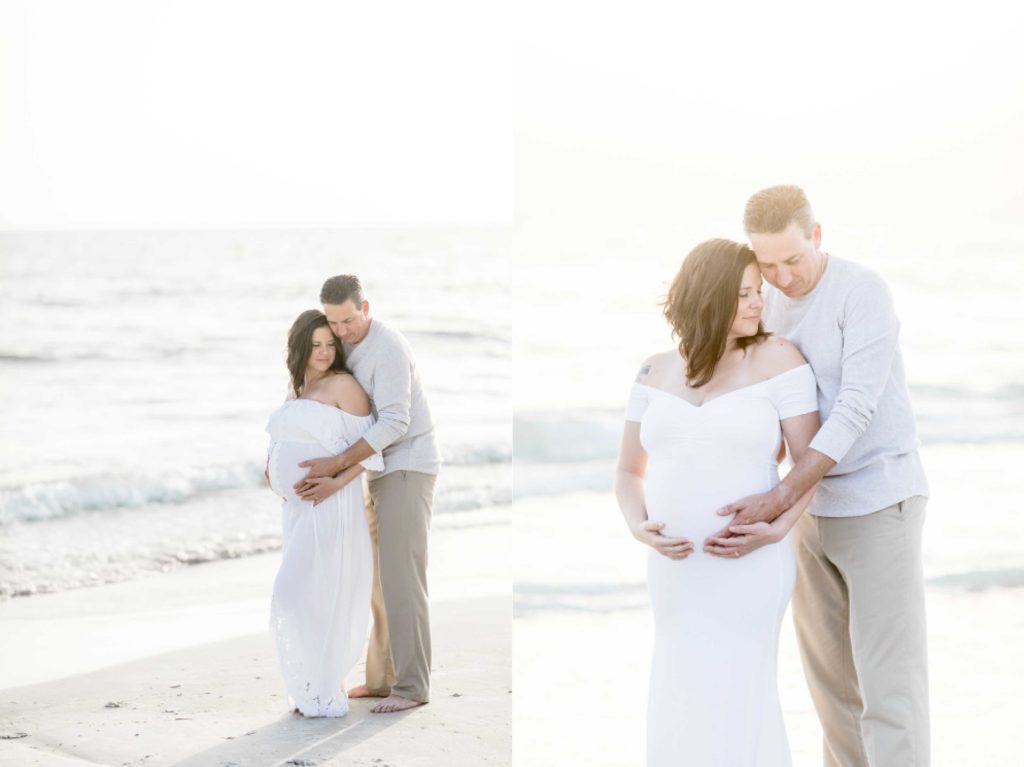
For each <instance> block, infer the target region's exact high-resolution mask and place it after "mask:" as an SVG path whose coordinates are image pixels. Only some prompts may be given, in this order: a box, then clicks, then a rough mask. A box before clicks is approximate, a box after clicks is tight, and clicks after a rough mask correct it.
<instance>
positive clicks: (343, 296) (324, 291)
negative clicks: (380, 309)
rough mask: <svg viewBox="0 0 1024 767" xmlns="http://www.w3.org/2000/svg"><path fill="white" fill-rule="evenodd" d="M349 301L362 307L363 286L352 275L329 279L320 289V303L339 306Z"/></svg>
mask: <svg viewBox="0 0 1024 767" xmlns="http://www.w3.org/2000/svg"><path fill="white" fill-rule="evenodd" d="M349 300H351V301H352V303H354V304H355V305H356V308H359V307H360V306H362V305H363V284H362V283H361V282H360V281H359V278H358V277H356V276H355V275H354V274H339V275H337V276H335V277H331V278H330V279H328V280H327V282H325V283H324V286H323V287H322V288H320V303H321V304H331V305H340V304H343V303H345V302H346V301H349Z"/></svg>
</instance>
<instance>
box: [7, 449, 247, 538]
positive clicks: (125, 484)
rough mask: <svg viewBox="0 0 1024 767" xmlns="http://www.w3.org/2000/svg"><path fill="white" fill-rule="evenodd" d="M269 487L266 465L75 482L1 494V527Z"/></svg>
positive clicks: (18, 488) (107, 476) (78, 479)
mask: <svg viewBox="0 0 1024 767" xmlns="http://www.w3.org/2000/svg"><path fill="white" fill-rule="evenodd" d="M262 482H263V466H262V465H260V464H257V463H250V464H238V465H233V466H205V467H192V468H186V469H181V470H177V471H166V472H162V473H160V474H151V473H143V472H134V473H126V474H100V475H93V476H87V477H72V478H69V479H61V480H54V481H52V482H33V483H29V484H26V485H21V486H16V487H8V488H3V489H0V526H3V525H9V524H11V523H12V522H39V521H42V520H47V519H55V518H58V517H66V516H69V515H71V514H78V513H81V512H83V511H102V510H106V509H122V508H131V507H136V506H145V505H148V504H180V503H185V502H187V501H189V500H192V499H194V498H196V497H198V496H200V495H204V494H206V493H211V492H216V491H221V490H230V489H234V488H242V487H257V486H259V485H260V484H261V483H262Z"/></svg>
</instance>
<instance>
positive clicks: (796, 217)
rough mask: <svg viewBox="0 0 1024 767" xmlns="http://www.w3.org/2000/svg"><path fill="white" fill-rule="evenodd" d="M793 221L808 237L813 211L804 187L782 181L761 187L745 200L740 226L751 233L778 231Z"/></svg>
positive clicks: (811, 230)
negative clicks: (781, 183) (745, 206)
mask: <svg viewBox="0 0 1024 767" xmlns="http://www.w3.org/2000/svg"><path fill="white" fill-rule="evenodd" d="M793 222H795V223H796V224H797V226H799V227H800V229H801V230H803V233H804V236H806V237H810V236H811V233H812V232H813V231H814V223H815V222H814V211H812V210H811V203H810V202H808V200H807V195H805V194H804V190H803V189H801V188H800V187H798V186H791V185H781V186H770V187H768V188H767V189H762V190H761V191H760V192H757V193H756V194H754V195H753V196H752V197H751V198H750V199H749V200H747V209H746V210H745V211H744V213H743V230H744V231H745V232H746V233H747V236H750V235H751V234H777V233H779V232H781V231H783V230H784V229H785V228H786V227H788V226H789V225H790V223H793Z"/></svg>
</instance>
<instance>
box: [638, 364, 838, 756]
mask: <svg viewBox="0 0 1024 767" xmlns="http://www.w3.org/2000/svg"><path fill="white" fill-rule="evenodd" d="M817 409H818V401H817V392H816V385H815V381H814V376H813V374H812V373H811V368H810V366H809V365H802V366H800V367H798V368H794V369H792V370H789V371H786V372H785V373H782V374H780V375H778V376H775V377H774V378H771V379H768V380H767V381H763V382H761V383H757V384H754V385H752V386H746V387H744V388H742V389H736V390H734V391H731V392H727V393H726V394H723V395H720V396H718V397H714V398H712V399H711V400H709V401H707V402H705V403H704V404H703V405H701V406H696V405H693V404H691V403H689V402H687V401H686V400H684V399H682V398H681V397H678V396H676V395H673V394H670V393H668V392H665V391H662V390H660V389H655V388H652V387H649V386H644V385H643V384H639V383H637V384H634V387H633V391H632V393H631V396H630V401H629V406H628V408H627V411H626V420H629V421H638V422H639V423H640V442H641V444H642V445H643V447H644V449H645V450H646V451H647V455H648V469H647V475H646V478H645V497H646V503H647V515H648V518H649V519H651V520H655V521H660V522H664V523H665V527H664V529H663V530H662V533H663V534H664V535H668V536H682V537H685V538H688V539H689V540H691V541H692V542H693V544H694V553H693V554H691V555H690V556H689V557H687V558H686V559H684V560H681V561H673V560H670V559H668V558H667V557H665V556H663V555H661V554H658V553H657V552H655V551H654V550H651V552H650V555H649V559H648V568H647V577H648V588H649V591H650V596H651V605H652V608H653V612H654V627H655V642H654V655H653V659H652V666H651V684H650V695H649V698H648V711H647V764H648V767H682V766H683V765H686V766H687V767H785V766H787V765H789V764H790V754H789V744H788V741H787V740H786V731H785V727H784V724H783V721H782V710H781V707H780V705H779V695H778V687H777V682H776V659H777V655H778V639H779V628H780V625H781V622H782V617H783V615H784V613H785V611H786V606H787V604H788V603H789V599H790V595H791V594H792V591H793V581H794V577H795V574H796V567H795V564H794V559H793V552H792V549H791V547H790V542H789V540H788V536H787V539H786V540H783V541H781V542H779V543H777V544H775V545H771V546H764V547H762V548H760V549H757V550H756V551H754V552H752V553H750V554H748V555H746V556H744V557H740V558H739V559H735V560H727V559H721V558H718V557H714V556H712V555H710V554H705V553H704V552H703V550H702V549H703V542H704V540H705V538H707V537H708V536H709V535H711V534H713V533H715V532H716V531H717V530H720V529H721V528H723V527H724V526H725V523H726V521H727V520H726V518H724V517H720V516H718V515H716V514H715V511H716V510H717V509H719V508H721V507H722V506H725V505H726V504H728V503H731V502H732V501H735V500H738V499H739V498H741V497H743V496H745V495H750V494H752V493H760V492H764V491H766V490H769V489H771V488H772V487H774V486H775V485H776V484H777V483H778V481H779V475H778V465H777V463H776V455H777V453H778V449H779V444H780V442H779V441H780V439H781V429H780V426H779V421H780V420H782V419H784V418H789V417H791V416H795V415H800V414H803V413H809V412H813V411H815V410H817Z"/></svg>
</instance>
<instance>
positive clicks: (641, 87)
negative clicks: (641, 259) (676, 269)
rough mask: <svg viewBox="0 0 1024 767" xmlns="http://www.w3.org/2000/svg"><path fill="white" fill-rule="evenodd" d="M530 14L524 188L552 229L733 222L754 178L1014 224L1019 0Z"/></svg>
mask: <svg viewBox="0 0 1024 767" xmlns="http://www.w3.org/2000/svg"><path fill="white" fill-rule="evenodd" d="M520 30H521V40H520V46H519V48H520V50H521V51H526V53H525V54H523V53H520V56H519V62H520V65H521V66H520V67H519V71H520V72H525V74H524V75H523V80H524V81H526V82H528V86H527V87H522V88H520V91H519V92H520V104H519V107H518V114H519V117H520V130H519V133H518V141H519V148H518V154H517V173H518V174H519V177H518V179H517V182H518V183H517V201H518V203H519V206H520V210H528V211H530V214H531V218H533V219H534V220H540V221H541V222H542V223H543V224H544V228H545V229H548V230H555V229H561V230H562V231H564V232H568V231H570V230H572V231H575V232H576V233H577V234H578V235H580V234H582V235H585V234H586V231H587V229H588V228H589V229H593V228H594V227H606V226H608V225H609V224H610V222H612V221H621V222H623V224H624V225H629V224H630V223H636V224H637V225H638V226H639V225H641V224H646V223H650V222H653V221H657V220H659V219H660V220H667V219H672V221H673V222H674V223H675V224H679V225H684V224H685V223H686V222H687V221H691V222H693V223H694V227H695V228H696V229H700V230H701V231H709V230H711V229H714V230H715V231H716V233H718V234H721V235H726V236H741V235H742V233H741V232H739V231H737V230H738V223H739V218H740V210H741V208H742V205H743V203H744V201H745V200H746V198H747V196H748V195H749V194H751V193H752V192H753V191H755V190H756V189H758V188H761V187H764V186H768V185H771V184H776V183H798V184H800V185H802V186H804V187H805V188H806V189H807V190H808V191H809V192H810V193H812V201H814V203H815V205H816V207H818V208H820V209H821V210H822V211H823V212H824V211H830V212H832V214H833V215H831V216H830V217H829V221H830V222H837V221H838V220H839V219H845V221H846V222H847V223H849V225H851V226H857V227H871V226H874V225H879V224H885V225H886V226H889V227H902V228H904V229H907V230H908V231H915V232H917V233H920V232H922V231H924V230H926V229H928V228H936V229H937V228H942V227H959V228H960V229H968V228H970V229H972V230H973V231H972V232H969V233H964V232H961V233H962V234H964V235H965V237H967V238H968V239H970V240H971V241H973V242H978V241H979V240H982V241H983V240H985V239H987V238H989V237H995V238H1002V239H1005V238H1007V237H1012V238H1014V239H1019V237H1020V228H1019V221H1020V219H1021V216H1022V215H1024V184H1022V182H1021V178H1022V175H1024V139H1022V137H1024V47H1022V46H1021V43H1020V41H1021V40H1022V39H1024V10H1022V9H1021V7H1020V6H1019V5H1016V6H1012V7H1009V8H1007V7H1006V5H1005V4H1003V3H996V2H993V0H980V1H979V2H972V3H970V4H969V5H965V4H962V3H958V4H942V3H930V4H925V3H906V2H884V3H883V2H878V0H867V1H866V2H863V3H857V4H844V5H839V4H830V3H821V2H813V3H812V2H797V3H793V2H774V3H764V2H762V3H752V2H727V1H726V2H718V3H700V4H690V3H676V4H671V5H670V4H664V3H645V2H639V3H632V4H630V5H629V6H628V8H627V7H626V6H625V5H624V4H623V5H620V6H618V7H614V6H610V5H607V4H603V5H594V6H590V7H588V10H584V9H583V8H582V7H581V6H580V5H578V4H576V5H566V4H560V3H555V4H553V5H550V6H548V5H545V6H543V7H542V8H541V7H538V10H537V11H536V12H534V22H533V23H528V24H523V25H521V27H520ZM570 31H571V33H570ZM554 211H557V212H555V213H552V216H554V217H557V221H556V220H551V221H546V222H544V221H543V218H544V216H545V215H546V212H554ZM573 218H575V219H578V220H576V221H574V222H573V224H572V225H571V226H566V224H567V221H568V220H569V219H573ZM588 222H589V226H587V227H585V226H581V224H585V223H588ZM567 236H569V235H567ZM547 237H548V235H547V233H545V235H544V238H545V239H546V238H547ZM569 238H570V239H572V237H571V236H569Z"/></svg>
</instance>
